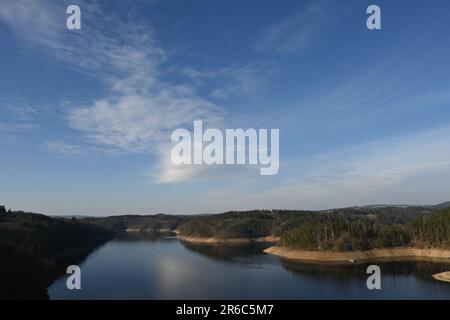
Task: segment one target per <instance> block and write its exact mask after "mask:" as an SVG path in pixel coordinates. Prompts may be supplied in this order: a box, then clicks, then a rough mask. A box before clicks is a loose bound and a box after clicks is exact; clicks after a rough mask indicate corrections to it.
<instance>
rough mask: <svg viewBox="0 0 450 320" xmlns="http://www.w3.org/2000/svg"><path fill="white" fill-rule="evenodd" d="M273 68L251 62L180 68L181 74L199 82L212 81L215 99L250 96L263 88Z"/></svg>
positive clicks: (253, 95) (212, 95)
mask: <svg viewBox="0 0 450 320" xmlns="http://www.w3.org/2000/svg"><path fill="white" fill-rule="evenodd" d="M275 70H276V68H275V67H274V66H273V65H272V64H268V63H255V62H252V63H247V64H242V65H232V66H228V67H224V68H219V69H213V70H198V69H195V68H192V67H186V68H184V69H182V70H181V74H182V75H184V76H186V77H188V78H190V79H193V80H197V81H200V82H201V84H204V82H205V80H208V84H210V83H209V82H211V81H214V84H215V85H214V89H213V90H212V92H211V97H213V98H215V99H225V98H230V97H247V98H252V97H255V96H256V95H257V94H258V93H259V92H260V91H261V90H263V89H264V87H265V86H266V85H267V84H268V80H269V78H270V76H271V75H272V74H273V73H274V72H275Z"/></svg>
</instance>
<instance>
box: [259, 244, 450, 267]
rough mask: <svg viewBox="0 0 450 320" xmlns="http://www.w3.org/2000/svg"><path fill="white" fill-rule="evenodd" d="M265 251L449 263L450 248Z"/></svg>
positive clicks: (308, 257) (325, 258)
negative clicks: (425, 259)
mask: <svg viewBox="0 0 450 320" xmlns="http://www.w3.org/2000/svg"><path fill="white" fill-rule="evenodd" d="M264 252H265V253H269V254H273V255H276V256H279V257H282V258H286V259H294V260H301V261H314V262H350V263H355V262H368V261H377V260H389V259H393V260H394V259H403V258H404V259H408V258H427V259H439V260H442V261H448V262H449V263H450V250H442V249H415V248H392V249H375V250H369V251H352V252H331V251H313V250H297V249H289V248H283V247H278V246H274V247H270V248H268V249H266V250H264Z"/></svg>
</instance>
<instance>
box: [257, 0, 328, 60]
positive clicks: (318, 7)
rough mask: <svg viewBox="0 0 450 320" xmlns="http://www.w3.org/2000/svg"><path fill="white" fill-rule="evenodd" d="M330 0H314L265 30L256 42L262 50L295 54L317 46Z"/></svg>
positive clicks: (258, 48) (259, 49)
mask: <svg viewBox="0 0 450 320" xmlns="http://www.w3.org/2000/svg"><path fill="white" fill-rule="evenodd" d="M329 5H330V4H329V2H328V1H322V0H320V1H313V2H312V3H311V4H309V5H307V6H306V7H305V8H304V9H303V10H302V11H300V12H298V13H297V14H295V15H293V16H290V17H288V18H286V19H284V20H282V21H280V22H278V23H276V24H274V25H272V26H270V27H269V28H267V29H266V30H264V32H262V34H261V35H260V36H259V38H258V39H257V40H256V41H255V42H254V44H253V48H254V50H256V51H260V52H271V53H277V54H286V55H289V54H294V53H299V52H302V51H303V50H306V49H308V48H311V47H313V46H315V45H316V44H317V43H318V41H319V39H320V38H321V36H320V32H321V30H322V28H323V27H324V26H326V24H327V22H328V19H327V14H328V10H327V7H329Z"/></svg>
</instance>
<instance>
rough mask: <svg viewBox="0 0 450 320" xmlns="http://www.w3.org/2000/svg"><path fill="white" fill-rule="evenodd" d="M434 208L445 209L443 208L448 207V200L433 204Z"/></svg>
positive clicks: (449, 204) (449, 206) (449, 205)
mask: <svg viewBox="0 0 450 320" xmlns="http://www.w3.org/2000/svg"><path fill="white" fill-rule="evenodd" d="M434 207H435V208H439V209H445V208H450V201H447V202H443V203H440V204H437V205H435V206H434Z"/></svg>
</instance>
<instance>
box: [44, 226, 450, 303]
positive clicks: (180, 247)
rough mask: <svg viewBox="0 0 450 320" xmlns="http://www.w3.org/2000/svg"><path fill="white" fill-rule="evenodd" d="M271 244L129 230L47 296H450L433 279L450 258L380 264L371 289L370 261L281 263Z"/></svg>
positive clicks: (448, 290) (449, 286) (447, 289)
mask: <svg viewBox="0 0 450 320" xmlns="http://www.w3.org/2000/svg"><path fill="white" fill-rule="evenodd" d="M268 246H269V245H267V244H251V245H238V246H236V245H233V246H231V245H215V246H210V245H194V244H187V243H183V242H180V241H178V240H177V239H175V238H173V237H156V236H151V235H146V234H134V235H132V234H129V235H126V236H122V237H120V238H117V239H114V240H111V241H109V242H107V243H106V244H104V245H103V246H101V247H99V248H97V249H96V250H95V251H94V252H92V253H91V254H90V255H89V256H88V257H87V258H86V259H85V260H84V261H83V262H81V263H80V264H79V265H80V268H81V272H82V276H81V286H82V289H81V290H72V291H71V290H68V289H67V288H66V279H67V277H68V275H63V276H61V277H60V278H58V279H57V280H56V281H55V282H54V283H53V284H52V285H51V286H50V287H49V288H48V293H49V295H50V299H450V283H444V282H439V281H436V280H434V279H432V277H431V276H432V275H433V274H434V273H438V272H443V271H448V270H450V264H444V263H434V262H423V261H409V262H390V263H376V264H377V265H379V266H380V268H381V272H382V278H381V286H382V289H381V290H368V289H367V286H366V280H367V277H368V275H367V274H366V269H367V266H368V265H370V264H363V265H338V266H336V265H321V264H302V263H294V262H288V261H283V260H281V259H280V258H278V257H275V256H271V255H267V254H265V253H263V252H262V250H263V249H265V248H267V247H268Z"/></svg>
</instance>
